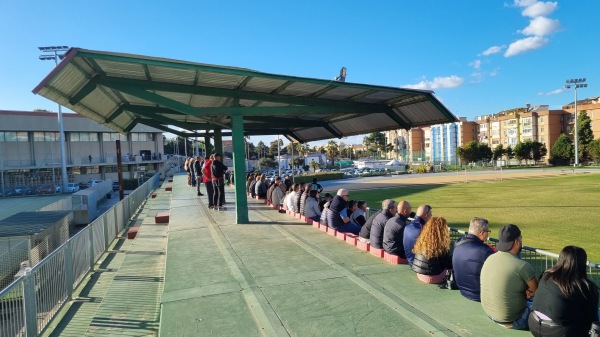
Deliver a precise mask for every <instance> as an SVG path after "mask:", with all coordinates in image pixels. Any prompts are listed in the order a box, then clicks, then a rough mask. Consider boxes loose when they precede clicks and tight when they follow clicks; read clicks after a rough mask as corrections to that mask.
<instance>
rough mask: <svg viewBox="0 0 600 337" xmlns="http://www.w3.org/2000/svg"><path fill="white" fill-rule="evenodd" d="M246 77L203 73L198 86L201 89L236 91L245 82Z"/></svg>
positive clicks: (199, 77) (200, 75)
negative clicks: (212, 88)
mask: <svg viewBox="0 0 600 337" xmlns="http://www.w3.org/2000/svg"><path fill="white" fill-rule="evenodd" d="M244 78H245V76H240V75H231V74H221V73H210V72H206V71H201V72H200V74H199V76H198V85H199V86H201V87H214V88H226V89H235V88H237V86H238V85H240V83H242V81H243V80H244Z"/></svg>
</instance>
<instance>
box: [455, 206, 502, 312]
mask: <svg viewBox="0 0 600 337" xmlns="http://www.w3.org/2000/svg"><path fill="white" fill-rule="evenodd" d="M489 235H490V230H489V223H488V221H487V220H486V219H484V218H473V219H471V222H470V223H469V233H468V234H467V235H465V236H464V237H462V238H460V239H458V241H456V244H455V245H454V251H453V253H452V266H453V267H454V278H455V280H456V285H457V286H458V289H459V290H460V293H461V295H463V296H464V297H466V298H468V299H470V300H472V301H476V302H481V295H480V293H481V285H480V283H479V278H480V276H481V268H482V267H483V263H484V262H485V260H487V258H488V257H489V256H490V255H492V254H494V250H493V249H492V248H491V247H490V246H488V245H486V244H485V242H486V241H487V240H488V238H489Z"/></svg>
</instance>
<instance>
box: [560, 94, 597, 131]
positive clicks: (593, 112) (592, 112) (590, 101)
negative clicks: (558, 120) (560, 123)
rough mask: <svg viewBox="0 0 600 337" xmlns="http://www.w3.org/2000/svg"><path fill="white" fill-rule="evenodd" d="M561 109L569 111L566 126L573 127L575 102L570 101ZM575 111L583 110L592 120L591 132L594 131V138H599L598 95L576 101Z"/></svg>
mask: <svg viewBox="0 0 600 337" xmlns="http://www.w3.org/2000/svg"><path fill="white" fill-rule="evenodd" d="M563 110H564V111H566V112H568V113H570V115H571V116H570V117H569V121H568V126H569V127H570V128H573V127H574V125H575V124H574V123H575V120H574V118H573V113H575V102H571V103H569V104H567V105H565V106H563ZM577 111H578V112H581V111H585V112H586V113H587V115H588V116H589V117H590V119H591V121H592V123H591V124H592V132H593V133H594V139H600V97H592V98H587V99H583V100H578V101H577Z"/></svg>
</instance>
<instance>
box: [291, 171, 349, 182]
mask: <svg viewBox="0 0 600 337" xmlns="http://www.w3.org/2000/svg"><path fill="white" fill-rule="evenodd" d="M313 178H317V180H318V181H325V180H336V179H344V174H343V173H341V172H324V173H313V174H304V175H301V176H294V182H295V183H300V184H303V183H312V181H313Z"/></svg>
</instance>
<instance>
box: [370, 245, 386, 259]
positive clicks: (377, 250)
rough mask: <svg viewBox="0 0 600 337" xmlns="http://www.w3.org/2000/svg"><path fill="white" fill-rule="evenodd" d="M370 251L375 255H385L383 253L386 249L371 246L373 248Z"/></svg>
mask: <svg viewBox="0 0 600 337" xmlns="http://www.w3.org/2000/svg"><path fill="white" fill-rule="evenodd" d="M369 252H370V253H371V255H373V256H377V257H383V253H384V252H385V250H383V249H379V248H373V247H371V249H370V250H369Z"/></svg>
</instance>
